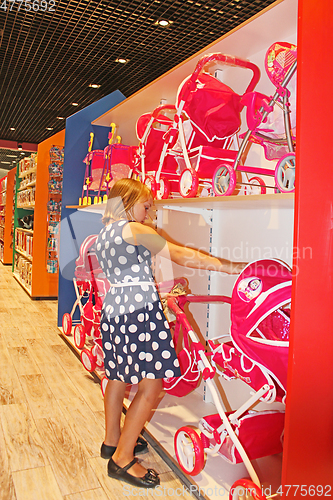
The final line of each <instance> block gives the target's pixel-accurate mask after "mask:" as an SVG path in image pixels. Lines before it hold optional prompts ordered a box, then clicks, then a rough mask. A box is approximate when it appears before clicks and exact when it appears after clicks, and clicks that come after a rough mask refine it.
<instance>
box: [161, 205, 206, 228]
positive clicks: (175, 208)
mask: <svg viewBox="0 0 333 500" xmlns="http://www.w3.org/2000/svg"><path fill="white" fill-rule="evenodd" d="M163 209H165V210H173V211H175V212H188V213H190V214H198V215H201V216H202V217H203V219H204V221H205V222H206V224H208V225H209V226H212V225H213V210H212V209H211V208H195V207H186V206H176V205H164V206H163Z"/></svg>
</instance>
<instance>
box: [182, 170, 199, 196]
mask: <svg viewBox="0 0 333 500" xmlns="http://www.w3.org/2000/svg"><path fill="white" fill-rule="evenodd" d="M198 187H199V177H198V174H197V173H196V171H195V170H190V169H188V168H186V169H185V170H184V171H183V172H182V174H181V176H180V179H179V192H180V194H181V195H182V197H183V198H194V197H195V196H196V195H197V192H198Z"/></svg>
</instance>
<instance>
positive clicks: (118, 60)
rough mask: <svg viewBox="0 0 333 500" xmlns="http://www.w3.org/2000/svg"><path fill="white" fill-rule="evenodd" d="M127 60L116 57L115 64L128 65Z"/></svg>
mask: <svg viewBox="0 0 333 500" xmlns="http://www.w3.org/2000/svg"><path fill="white" fill-rule="evenodd" d="M128 61H129V59H125V58H124V57H117V59H116V61H115V62H119V63H120V64H126V63H128Z"/></svg>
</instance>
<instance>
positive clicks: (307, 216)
mask: <svg viewBox="0 0 333 500" xmlns="http://www.w3.org/2000/svg"><path fill="white" fill-rule="evenodd" d="M298 15H299V21H298V23H299V24H298V70H297V76H298V93H297V100H298V102H297V149H296V158H297V160H296V161H297V164H296V168H297V174H296V177H297V178H296V193H295V238H294V245H295V253H294V255H295V258H294V268H295V274H296V275H295V277H294V282H293V297H292V323H291V343H290V358H289V370H288V399H287V406H286V430H285V446H284V455H283V470H282V484H284V485H295V486H292V487H291V488H290V490H289V494H288V495H287V494H286V493H287V489H288V488H285V489H284V495H283V498H295V499H298V498H299V499H304V498H311V497H314V498H319V497H323V498H324V497H326V496H331V497H333V134H332V132H333V127H332V120H333V2H332V0H299V12H298ZM296 485H299V488H298V491H296ZM301 485H304V486H303V490H302V489H301ZM311 485H313V486H314V487H315V488H314V489H313V488H310V486H311ZM321 486H323V488H324V489H323V490H322V489H321ZM325 493H326V495H325Z"/></svg>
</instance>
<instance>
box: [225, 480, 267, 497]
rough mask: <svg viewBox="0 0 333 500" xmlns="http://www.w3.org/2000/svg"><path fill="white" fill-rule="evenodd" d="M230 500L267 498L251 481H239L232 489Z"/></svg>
mask: <svg viewBox="0 0 333 500" xmlns="http://www.w3.org/2000/svg"><path fill="white" fill-rule="evenodd" d="M229 500H266V497H265V496H263V494H262V491H261V489H260V488H259V487H258V486H257V485H255V484H254V483H253V482H252V481H250V479H238V480H237V481H235V482H234V484H233V485H232V487H231V488H230V492H229Z"/></svg>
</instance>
